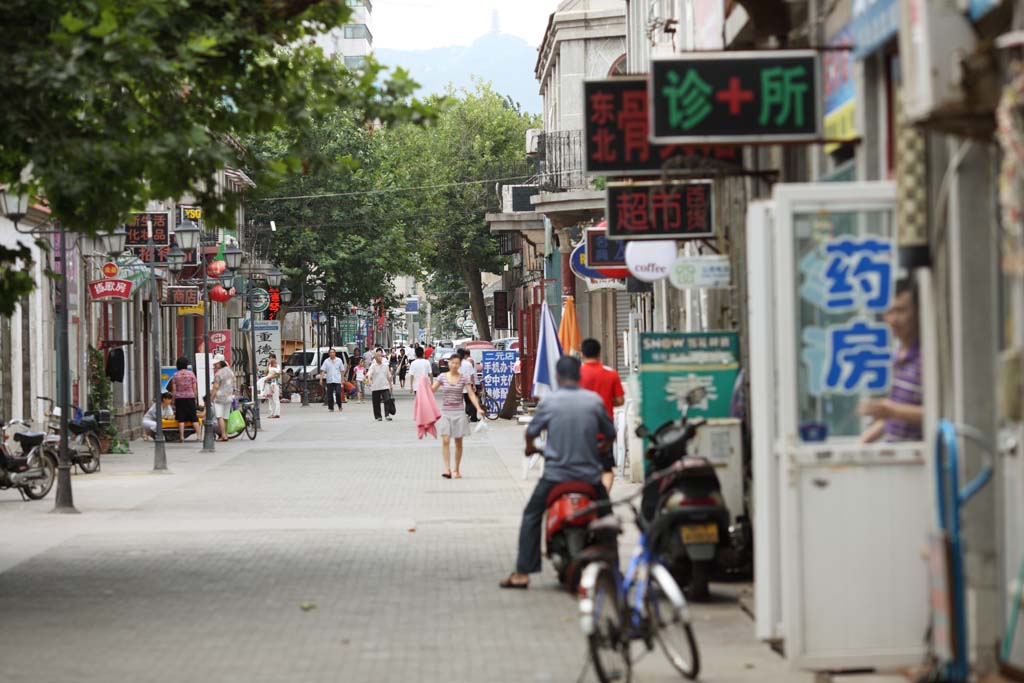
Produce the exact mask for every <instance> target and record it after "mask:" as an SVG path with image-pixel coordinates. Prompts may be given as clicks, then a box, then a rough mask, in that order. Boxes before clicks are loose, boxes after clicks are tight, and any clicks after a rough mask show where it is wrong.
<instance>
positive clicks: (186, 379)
mask: <svg viewBox="0 0 1024 683" xmlns="http://www.w3.org/2000/svg"><path fill="white" fill-rule="evenodd" d="M175 366H176V367H177V368H178V371H177V372H175V373H174V376H173V377H171V381H170V382H168V383H167V390H168V391H170V392H171V395H172V396H173V398H174V417H175V419H176V420H177V421H178V438H179V439H180V440H181V441H182V442H184V441H185V425H188V426H189V427H191V428H192V429H194V430H195V433H196V441H199V417H198V415H196V398H197V397H198V396H199V382H198V381H197V380H196V376H195V374H194V373H193V372H192V371H191V370H189V369H188V358H185V357H184V356H182V357H181V358H179V359H178V362H177V363H175Z"/></svg>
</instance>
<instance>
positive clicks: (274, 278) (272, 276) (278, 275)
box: [264, 268, 287, 303]
mask: <svg viewBox="0 0 1024 683" xmlns="http://www.w3.org/2000/svg"><path fill="white" fill-rule="evenodd" d="M264 277H266V278H267V284H268V285H270V286H271V287H280V286H281V280H283V279H284V273H282V272H281V271H280V270H277V269H276V268H275V269H274V270H272V271H270V272H269V273H267V274H266V275H265V276H264ZM279 293H280V292H279ZM285 303H287V302H285Z"/></svg>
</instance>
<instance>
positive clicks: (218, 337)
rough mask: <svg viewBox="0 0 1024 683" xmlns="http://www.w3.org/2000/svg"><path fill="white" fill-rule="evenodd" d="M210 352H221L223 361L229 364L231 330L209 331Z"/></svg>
mask: <svg viewBox="0 0 1024 683" xmlns="http://www.w3.org/2000/svg"><path fill="white" fill-rule="evenodd" d="M210 353H212V354H213V355H215V356H216V355H217V354H221V355H222V356H224V362H226V363H227V364H228V365H231V330H224V331H222V332H210Z"/></svg>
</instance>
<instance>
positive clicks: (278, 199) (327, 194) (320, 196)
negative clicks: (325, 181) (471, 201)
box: [256, 171, 564, 202]
mask: <svg viewBox="0 0 1024 683" xmlns="http://www.w3.org/2000/svg"><path fill="white" fill-rule="evenodd" d="M562 172H563V173H564V171H562ZM547 175H556V174H555V173H530V174H528V175H517V176H509V177H507V178H486V179H481V180H460V181H458V182H453V183H439V184H437V185H416V186H413V187H390V188H386V189H382V190H351V191H349V192H325V193H324V194H302V195H293V196H290V197H266V198H264V199H258V200H256V201H260V202H283V201H287V200H289V199H327V198H331V197H353V196H356V195H361V194H389V193H391V192H411V191H415V190H440V189H443V188H446V187H458V186H462V185H480V184H481V183H504V182H509V181H512V180H528V179H530V178H539V177H541V176H547Z"/></svg>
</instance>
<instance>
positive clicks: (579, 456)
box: [500, 356, 615, 588]
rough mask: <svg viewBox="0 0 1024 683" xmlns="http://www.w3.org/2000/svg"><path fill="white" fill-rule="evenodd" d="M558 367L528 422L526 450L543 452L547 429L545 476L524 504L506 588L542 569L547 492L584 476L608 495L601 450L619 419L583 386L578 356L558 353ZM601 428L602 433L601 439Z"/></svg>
mask: <svg viewBox="0 0 1024 683" xmlns="http://www.w3.org/2000/svg"><path fill="white" fill-rule="evenodd" d="M555 370H556V372H557V374H558V390H557V391H555V392H554V393H553V394H551V395H550V396H547V397H546V398H544V400H542V401H541V402H540V405H538V406H537V412H536V413H534V415H533V419H532V420H531V421H530V424H529V426H528V427H527V428H526V453H525V454H526V455H527V456H530V455H533V454H534V453H540V452H542V451H541V449H539V448H537V446H536V444H535V440H536V438H537V437H538V436H540V433H541V431H543V430H545V429H547V430H548V438H547V443H545V445H544V449H543V453H544V476H543V477H542V478H541V480H540V481H539V482H537V488H535V489H534V490H533V495H532V496H530V501H529V502H528V503H527V504H526V509H525V510H523V522H522V526H521V527H520V528H519V556H518V558H517V559H516V571H515V572H514V573H513V574H512V575H511V576H509V577H508V578H507V579H505V580H504V581H502V582H501V584H500V586H501V587H502V588H526V587H527V586H528V585H529V583H530V574H535V573H537V572H539V571H540V568H541V556H540V532H541V521H542V520H543V519H544V512H545V510H546V507H547V497H548V493H550V492H551V489H553V488H554V487H555V485H556V484H558V483H561V482H564V481H583V482H586V483H588V484H591V485H593V487H594V490H595V491H597V496H598V498H599V499H607V498H608V492H607V491H606V490H605V488H604V486H603V485H602V484H601V472H602V471H603V469H604V465H603V464H602V455H603V454H605V453H607V452H608V451H609V450H610V449H611V447H612V444H613V443H614V442H615V425H614V424H613V423H612V421H611V419H609V417H608V412H607V411H606V410H605V407H604V402H603V401H602V400H601V397H600V396H598V395H597V394H595V393H594V392H592V391H587V390H586V389H581V388H580V386H579V383H580V362H579V361H578V360H577V359H575V358H572V357H570V356H563V357H562V358H560V359H558V364H557V365H556V366H555ZM598 434H602V435H604V439H603V440H602V441H601V442H600V443H598V439H597V435H598Z"/></svg>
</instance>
